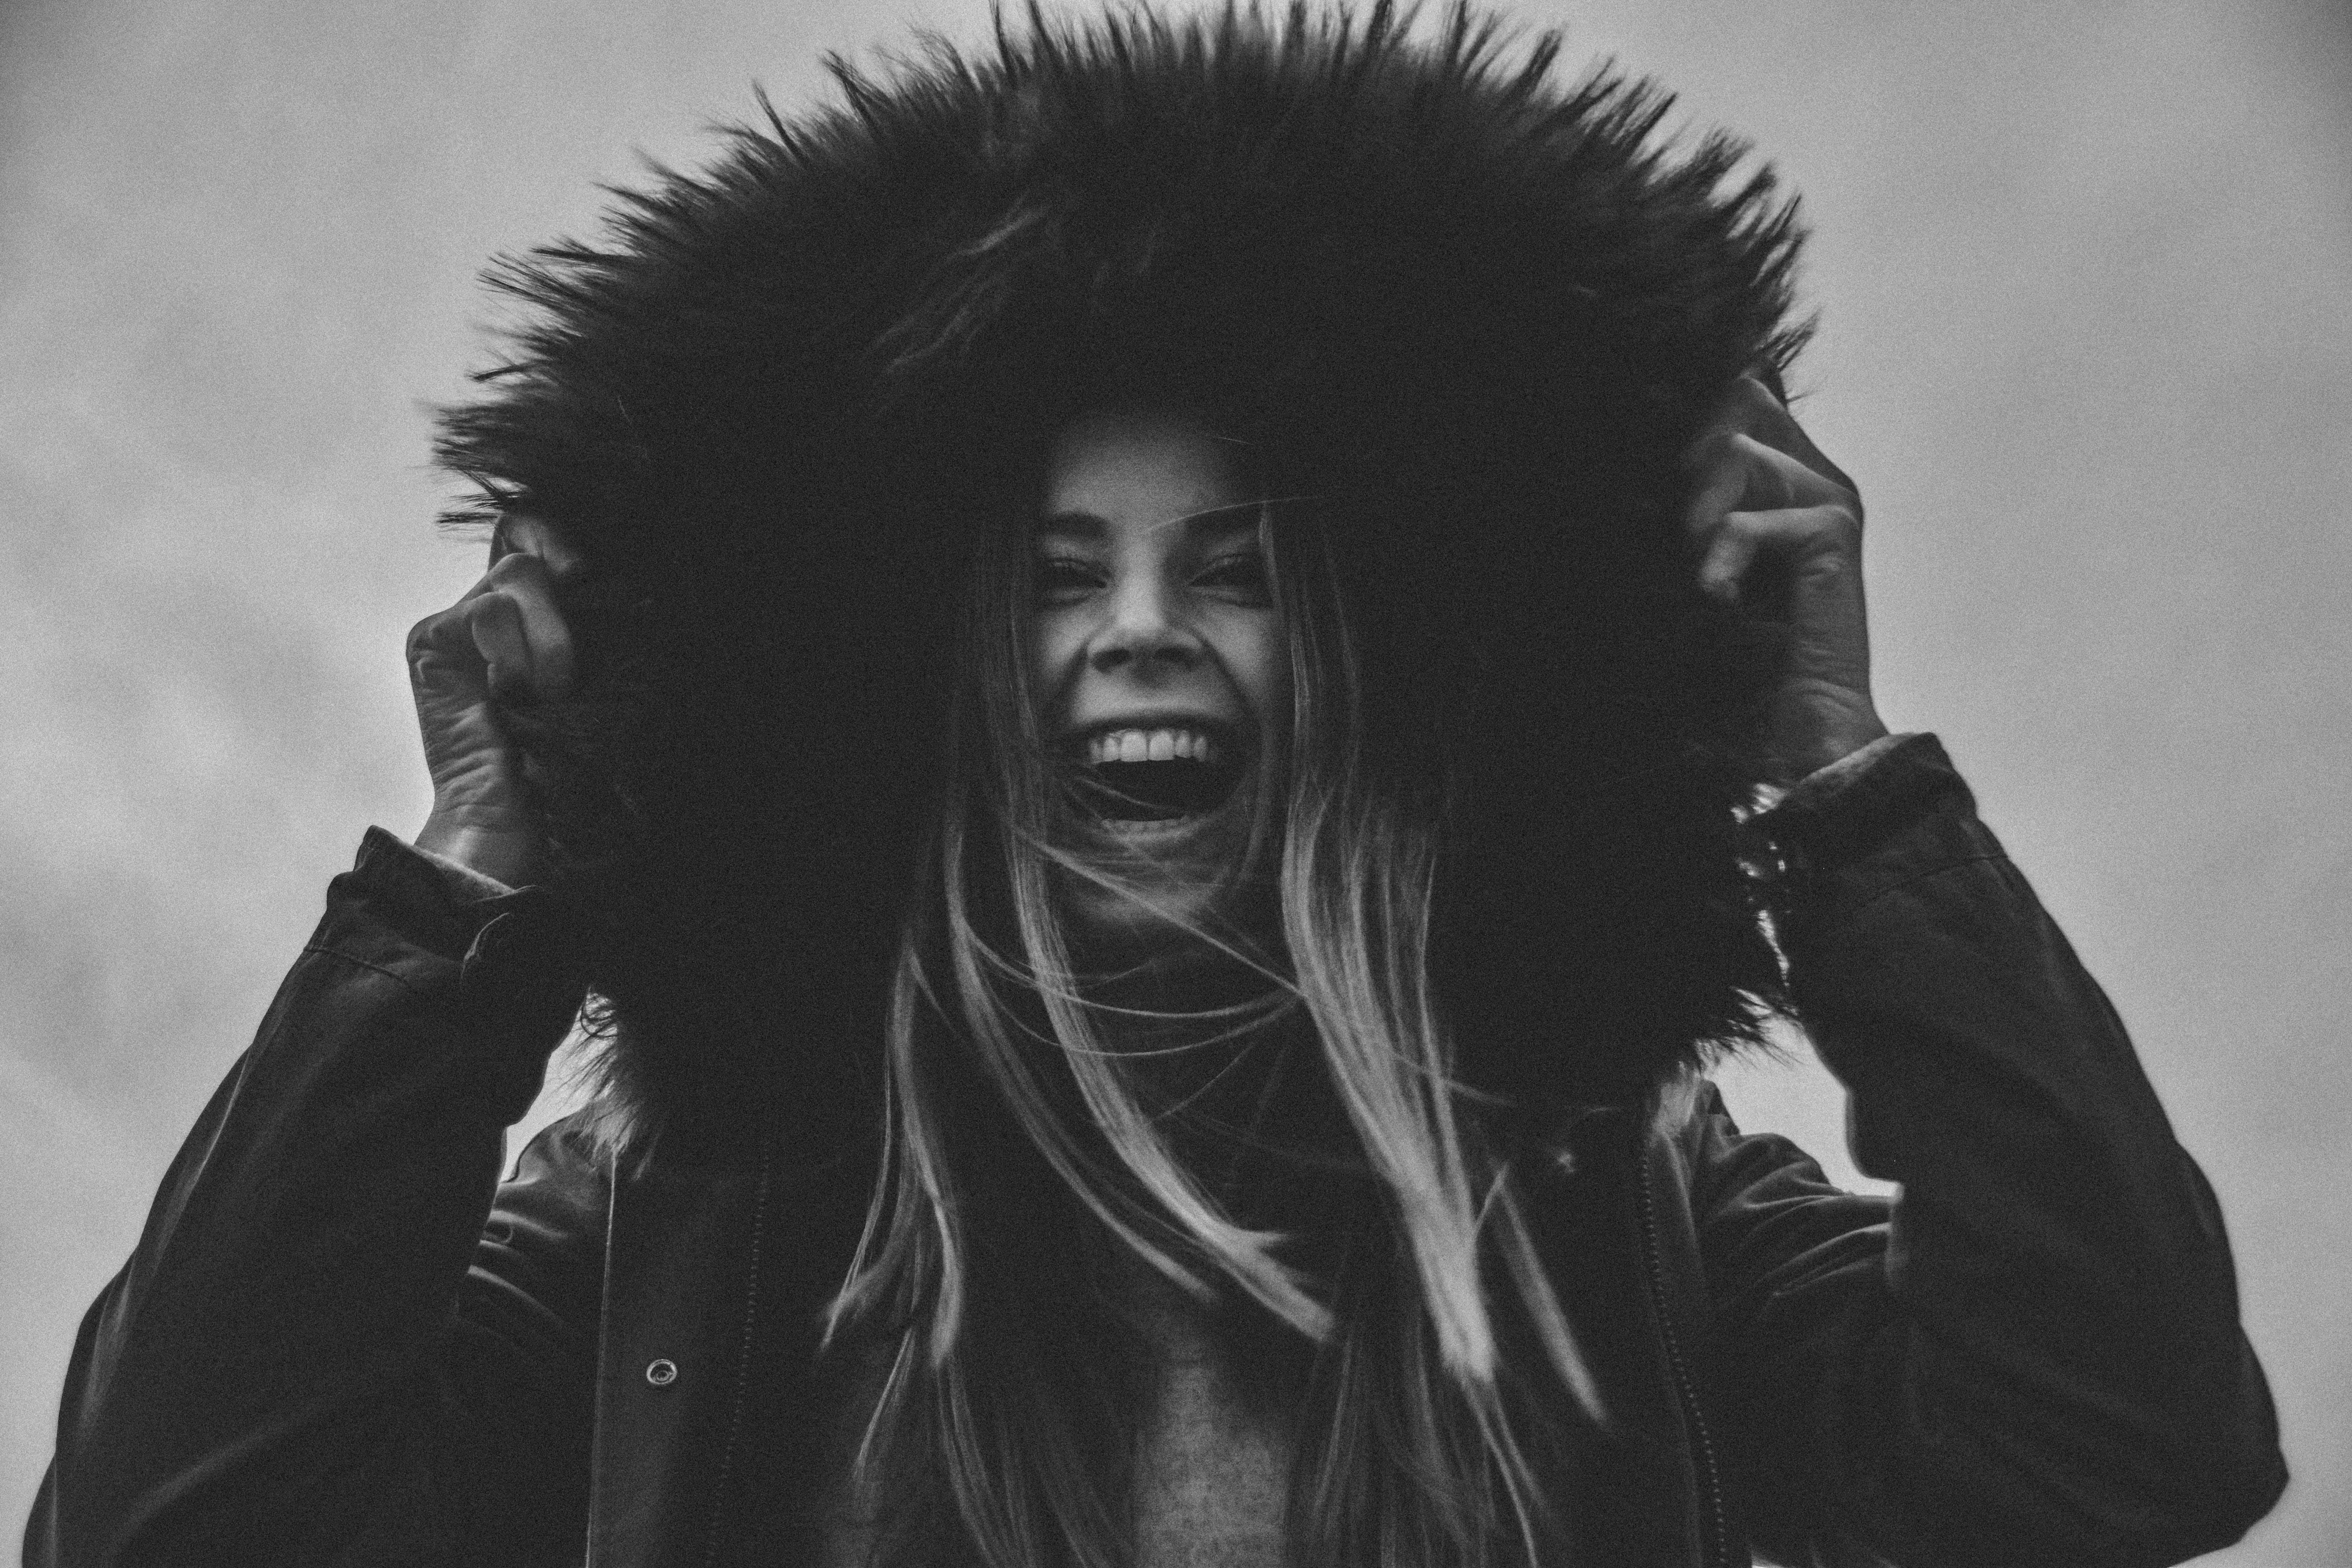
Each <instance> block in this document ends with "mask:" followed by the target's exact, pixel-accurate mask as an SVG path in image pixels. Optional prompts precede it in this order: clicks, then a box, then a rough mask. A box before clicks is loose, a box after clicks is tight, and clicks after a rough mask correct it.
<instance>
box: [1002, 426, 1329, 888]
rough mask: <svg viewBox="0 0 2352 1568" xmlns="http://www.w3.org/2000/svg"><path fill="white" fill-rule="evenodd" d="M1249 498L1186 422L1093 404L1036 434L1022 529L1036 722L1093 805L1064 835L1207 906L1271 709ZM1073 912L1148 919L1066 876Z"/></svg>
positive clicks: (1240, 839) (1236, 840) (1278, 670)
mask: <svg viewBox="0 0 2352 1568" xmlns="http://www.w3.org/2000/svg"><path fill="white" fill-rule="evenodd" d="M1259 511H1260V507H1259V498H1258V497H1256V496H1255V495H1253V494H1251V493H1250V492H1249V490H1248V489H1246V488H1245V487H1244V481H1243V479H1242V476H1241V472H1240V469H1239V468H1238V466H1237V465H1236V464H1235V463H1234V460H1233V458H1232V456H1231V453H1230V449H1229V448H1228V447H1226V446H1224V445H1223V444H1221V443H1220V442H1219V441H1218V440H1216V439H1215V438H1214V437H1212V436H1210V435H1209V434H1208V433H1207V432H1205V431H1203V430H1202V429H1201V428H1200V427H1199V426H1196V425H1193V424H1191V423H1188V422H1186V421H1184V420H1181V419H1179V418H1175V417H1172V416H1160V415H1151V414H1117V415H1097V416H1088V417H1087V418H1084V419H1081V420H1079V421H1078V422H1077V423H1076V424H1074V425H1072V426H1070V427H1069V428H1068V429H1066V430H1065V431H1064V432H1063V433H1062V436H1061V438H1060V439H1059V440H1058V441H1057V442H1056V443H1055V447H1054V451H1053V456H1052V458H1051V460H1050V463H1049V467H1048V469H1047V473H1046V477H1045V505H1044V510H1043V513H1042V515H1041V516H1040V517H1039V519H1038V520H1037V525H1036V529H1035V532H1034V551H1035V559H1034V563H1033V571H1034V577H1033V581H1034V584H1035V586H1034V602H1033V610H1032V614H1033V619H1032V621H1031V633H1030V647H1029V652H1030V659H1031V665H1030V674H1031V677H1032V682H1033V689H1034V690H1035V691H1036V692H1037V693H1038V697H1039V700H1040V702H1041V703H1042V704H1043V711H1041V712H1040V714H1039V715H1038V717H1039V721H1040V724H1039V727H1040V729H1041V730H1042V731H1043V732H1044V733H1045V736H1046V737H1047V740H1048V742H1049V743H1050V744H1052V745H1054V746H1055V748H1056V749H1057V751H1058V752H1059V753H1060V755H1061V756H1062V758H1063V759H1064V760H1065V761H1066V763H1070V764H1071V765H1073V766H1075V767H1076V768H1078V769H1080V770H1081V772H1080V775H1079V776H1080V777H1081V778H1082V779H1084V780H1085V781H1087V785H1086V789H1085V793H1086V794H1087V795H1088V796H1089V797H1090V798H1091V799H1093V800H1094V801H1095V802H1096V803H1097V811H1096V813H1095V814H1093V815H1092V816H1091V817H1090V818H1089V819H1088V820H1087V821H1085V822H1084V823H1083V824H1082V825H1081V826H1080V827H1079V829H1078V842H1077V843H1076V844H1075V845H1074V846H1072V847H1073V848H1075V849H1076V851H1077V852H1079V853H1081V854H1087V855H1089V856H1090V857H1092V858H1095V859H1096V861H1097V863H1098V864H1100V865H1101V866H1102V867H1103V868H1104V869H1105V870H1108V871H1114V872H1116V873H1117V874H1118V875H1119V876H1121V877H1123V878H1125V879H1128V880H1129V881H1131V882H1133V883H1135V884H1137V885H1138V886H1139V887H1140V888H1141V889H1143V890H1144V891H1145V892H1146V893H1147V894H1148V895H1149V896H1150V900H1151V901H1152V902H1153V903H1154V904H1157V905H1160V907H1162V908H1163V909H1164V910H1166V911H1167V912H1169V913H1172V914H1178V915H1181V916H1183V917H1187V918H1190V919H1194V920H1197V919H1199V918H1201V917H1202V916H1203V915H1205V914H1207V913H1208V912H1209V909H1210V905H1211V903H1212V901H1213V900H1214V898H1215V896H1216V893H1217V884H1218V881H1219V879H1220V878H1221V877H1224V876H1229V875H1230V874H1232V873H1233V872H1235V871H1237V870H1239V869H1241V866H1240V861H1241V858H1242V856H1243V855H1244V852H1245V850H1246V848H1247V846H1248V841H1249V830H1250V821H1251V812H1252V805H1253V795H1254V793H1255V790H1256V789H1258V788H1259V787H1261V781H1262V779H1263V777H1264V768H1263V766H1262V759H1264V758H1265V757H1267V756H1269V755H1271V754H1278V752H1279V750H1280V747H1279V745H1278V744H1277V742H1278V741H1279V739H1280V738H1281V735H1282V732H1283V731H1282V729H1281V727H1282V726H1284V725H1286V723H1287V721H1288V717H1289V711H1290V656H1289V647H1288V643H1287V640H1286V634H1285V629H1284V626H1283V616H1282V612H1281V610H1280V608H1279V607H1278V606H1277V605H1276V603H1275V600H1274V596H1273V595H1272V593H1271V592H1270V591H1269V580H1268V574H1267V563H1266V561H1265V554H1264V551H1263V547H1262V544H1261V542H1260V534H1259V528H1258V519H1259ZM1073 893H1074V896H1075V898H1076V901H1077V905H1078V910H1077V912H1078V913H1079V914H1080V916H1081V918H1082V919H1083V920H1084V921H1086V923H1087V924H1089V925H1101V924H1108V925H1109V926H1112V927H1115V928H1127V929H1132V928H1136V927H1139V926H1144V925H1149V924H1151V923H1153V917H1152V916H1151V914H1150V912H1149V911H1148V910H1139V909H1137V908H1135V907H1134V906H1133V905H1132V904H1131V903H1129V901H1128V900H1121V899H1117V898H1114V897H1112V896H1110V895H1108V894H1106V893H1102V892H1100V891H1098V890H1096V889H1073Z"/></svg>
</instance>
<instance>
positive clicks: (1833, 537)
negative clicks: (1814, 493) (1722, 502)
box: [1698, 505, 1861, 604]
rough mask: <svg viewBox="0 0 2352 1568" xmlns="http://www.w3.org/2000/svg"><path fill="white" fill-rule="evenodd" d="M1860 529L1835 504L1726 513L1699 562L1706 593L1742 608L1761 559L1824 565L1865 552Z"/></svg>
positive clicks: (1700, 585)
mask: <svg viewBox="0 0 2352 1568" xmlns="http://www.w3.org/2000/svg"><path fill="white" fill-rule="evenodd" d="M1860 544H1861V540H1860V534H1859V525H1858V524H1857V523H1856V522H1855V521H1854V520H1853V514H1852V513H1851V512H1849V511H1848V510H1845V509H1844V508H1843V507H1841V506H1835V505H1825V506H1812V507H1785V508H1776V509H1774V510H1769V511H1734V512H1728V513H1726V514H1725V516H1724V519H1723V522H1722V524H1721V526H1720V527H1719V528H1717V531H1716V532H1715V534H1714V535H1713V536H1712V537H1711V538H1710V539H1709V540H1708V541H1707V543H1706V550H1705V552H1704V553H1703V554H1702V555H1701V557H1700V560H1699V568H1698V585H1699V588H1700V591H1701V592H1703V593H1705V594H1706V595H1709V596H1710V597H1713V598H1717V599H1720V600H1722V601H1723V602H1724V603H1726V604H1738V602H1739V601H1740V599H1741V597H1742V596H1743V595H1744V593H1745V591H1746V589H1747V586H1748V577H1749V574H1751V573H1752V572H1753V571H1754V569H1755V567H1756V565H1757V563H1758V562H1759V561H1760V560H1767V559H1769V560H1774V561H1801V560H1806V559H1811V560H1815V561H1817V562H1820V563H1824V564H1827V563H1834V562H1837V561H1840V560H1843V559H1845V558H1847V557H1849V556H1852V555H1853V554H1854V552H1857V551H1858V550H1859V549H1860Z"/></svg>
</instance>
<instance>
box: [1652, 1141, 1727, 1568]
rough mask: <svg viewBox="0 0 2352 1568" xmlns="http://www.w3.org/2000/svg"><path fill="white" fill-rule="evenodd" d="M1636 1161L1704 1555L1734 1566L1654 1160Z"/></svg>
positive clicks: (1656, 1302)
mask: <svg viewBox="0 0 2352 1568" xmlns="http://www.w3.org/2000/svg"><path fill="white" fill-rule="evenodd" d="M1634 1162H1635V1168H1636V1170H1637V1171H1638V1173H1639V1175H1638V1178H1637V1179H1638V1181H1639V1183H1640V1191H1641V1202H1640V1205H1639V1208H1640V1213H1641V1221H1642V1242H1643V1247H1644V1249H1645V1251H1646V1252H1647V1254H1648V1258H1649V1265H1650V1304H1651V1307H1652V1309H1653V1310H1654V1311H1655V1312H1656V1313H1657V1317H1658V1333H1659V1336H1660V1337H1661V1338H1663V1339H1664V1341H1665V1343H1666V1364H1667V1365H1668V1366H1669V1367H1671V1368H1672V1369H1673V1371H1674V1374H1675V1394H1676V1396H1677V1397H1678V1398H1679V1399H1680V1400H1681V1402H1682V1407H1683V1414H1684V1415H1685V1417H1686V1418H1687V1419H1688V1420H1689V1422H1690V1428H1691V1435H1692V1436H1695V1437H1696V1438H1697V1439H1698V1472H1699V1484H1700V1486H1701V1487H1702V1488H1703V1489H1705V1491H1706V1510H1704V1511H1703V1512H1701V1513H1700V1515H1699V1519H1698V1526H1699V1548H1700V1555H1701V1556H1702V1557H1703V1558H1704V1559H1705V1560H1706V1563H1708V1564H1709V1565H1710V1568H1730V1563H1731V1549H1730V1545H1729V1542H1727V1540H1726V1537H1727V1534H1728V1533H1729V1532H1728V1531H1727V1530H1726V1528H1725V1526H1724V1518H1723V1483H1722V1479H1721V1478H1720V1476H1719V1475H1718V1474H1717V1470H1716V1463H1715V1439H1714V1438H1713V1437H1712V1436H1709V1435H1708V1433H1707V1429H1706V1412H1705V1411H1703V1410H1701V1409H1700V1408H1699V1403H1698V1390H1697V1387H1696V1384H1694V1383H1693V1382H1692V1380H1691V1374H1690V1363H1687V1362H1685V1360H1684V1359H1683V1347H1682V1341H1681V1340H1679V1339H1678V1338H1676V1337H1675V1321H1674V1316H1673V1313H1672V1312H1671V1311H1670V1310H1669V1309H1668V1306H1667V1301H1666V1264H1665V1257H1664V1252H1663V1250H1662V1249H1661V1247H1660V1246H1659V1242H1658V1213H1657V1204H1656V1200H1655V1199H1654V1197H1653V1196H1652V1195H1651V1193H1650V1162H1649V1159H1648V1156H1647V1153H1646V1152H1645V1151H1643V1150H1642V1149H1641V1148H1640V1147H1639V1146H1638V1145H1637V1146H1636V1149H1635V1152H1634Z"/></svg>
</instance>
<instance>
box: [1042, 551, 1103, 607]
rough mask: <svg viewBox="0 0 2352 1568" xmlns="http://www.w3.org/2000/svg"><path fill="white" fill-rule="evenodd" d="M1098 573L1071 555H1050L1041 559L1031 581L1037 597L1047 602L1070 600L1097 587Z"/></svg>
mask: <svg viewBox="0 0 2352 1568" xmlns="http://www.w3.org/2000/svg"><path fill="white" fill-rule="evenodd" d="M1095 580H1096V573H1095V569H1094V568H1093V567H1092V566H1089V565H1087V563H1085V562H1083V561H1080V560H1078V559H1077V558H1076V557H1075V556H1069V555H1048V556H1045V557H1043V558H1042V559H1040V560H1039V561H1038V563H1037V569H1036V572H1035V574H1034V576H1033V577H1032V578H1031V581H1032V582H1033V583H1034V585H1035V587H1036V590H1037V596H1038V597H1039V598H1041V599H1046V600H1059V599H1066V598H1070V597H1072V596H1074V595H1078V594H1083V593H1085V592H1087V590H1088V589H1090V588H1092V587H1094V586H1095Z"/></svg>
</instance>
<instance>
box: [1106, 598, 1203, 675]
mask: <svg viewBox="0 0 2352 1568" xmlns="http://www.w3.org/2000/svg"><path fill="white" fill-rule="evenodd" d="M1204 652H1205V650H1204V648H1203V647H1202V642H1201V638H1200V637H1199V635H1198V634H1197V633H1195V632H1193V631H1192V629H1191V628H1190V627H1188V626H1184V625H1183V624H1182V623H1181V621H1179V620H1178V619H1177V618H1176V617H1175V616H1173V615H1171V613H1170V605H1169V604H1168V600H1167V597H1166V595H1164V594H1163V593H1162V592H1161V591H1160V589H1159V588H1158V587H1157V585H1147V584H1135V585H1133V586H1131V587H1129V589H1128V590H1127V591H1126V592H1123V593H1121V594H1119V595H1117V597H1116V599H1115V600H1114V602H1113V605H1112V607H1111V614H1110V616H1109V618H1108V620H1106V621H1105V622H1104V624H1103V626H1102V627H1101V629H1100V630H1099V631H1098V632H1097V634H1096V636H1095V637H1094V639H1093V641H1092V643H1091V644H1090V645H1089V646H1088V647H1087V667H1088V668H1091V669H1093V670H1095V671H1097V673H1100V674H1105V675H1108V674H1109V673H1111V672H1112V671H1114V670H1118V669H1122V668H1127V667H1129V666H1130V665H1132V666H1134V667H1136V668H1137V671H1138V673H1145V672H1149V671H1150V669H1151V668H1153V667H1155V666H1160V667H1164V668H1168V669H1171V670H1182V669H1190V668H1192V667H1193V666H1194V665H1196V664H1198V663H1199V662H1200V661H1201V659H1202V657H1203V655H1204Z"/></svg>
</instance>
